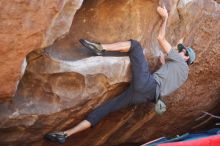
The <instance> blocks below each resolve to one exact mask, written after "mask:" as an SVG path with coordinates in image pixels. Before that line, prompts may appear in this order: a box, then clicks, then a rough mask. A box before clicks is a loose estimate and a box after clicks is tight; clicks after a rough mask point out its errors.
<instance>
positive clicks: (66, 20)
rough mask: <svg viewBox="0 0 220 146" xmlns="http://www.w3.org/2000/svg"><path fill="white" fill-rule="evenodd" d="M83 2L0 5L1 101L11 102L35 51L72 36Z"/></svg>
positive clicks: (26, 0) (60, 0)
mask: <svg viewBox="0 0 220 146" xmlns="http://www.w3.org/2000/svg"><path fill="white" fill-rule="evenodd" d="M82 1H83V0H47V1H44V0H38V1H36V0H31V1H29V0H9V1H1V2H0V20H1V22H0V48H1V49H0V62H1V64H0V68H1V72H0V82H1V83H3V84H2V86H1V88H0V100H4V99H10V98H11V97H12V96H13V95H14V94H15V91H16V86H17V82H18V81H19V80H20V77H21V71H22V63H23V62H24V59H25V57H26V55H27V54H28V53H29V52H31V51H32V50H34V49H38V48H40V47H45V46H48V45H50V44H52V43H53V42H54V40H55V39H57V38H59V37H61V36H62V35H64V34H65V33H67V32H69V29H70V26H71V24H72V20H73V16H74V14H75V12H76V10H77V9H78V8H79V7H80V6H81V3H82Z"/></svg>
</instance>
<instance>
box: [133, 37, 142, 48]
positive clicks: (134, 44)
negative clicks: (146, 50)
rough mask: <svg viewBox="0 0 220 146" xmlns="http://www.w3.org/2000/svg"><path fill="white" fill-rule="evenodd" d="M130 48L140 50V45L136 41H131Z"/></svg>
mask: <svg viewBox="0 0 220 146" xmlns="http://www.w3.org/2000/svg"><path fill="white" fill-rule="evenodd" d="M131 48H141V44H140V43H139V42H138V41H137V40H132V39H131Z"/></svg>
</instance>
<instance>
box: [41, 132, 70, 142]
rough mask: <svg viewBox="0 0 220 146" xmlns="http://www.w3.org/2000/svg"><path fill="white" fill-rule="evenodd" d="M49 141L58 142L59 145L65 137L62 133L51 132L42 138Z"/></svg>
mask: <svg viewBox="0 0 220 146" xmlns="http://www.w3.org/2000/svg"><path fill="white" fill-rule="evenodd" d="M44 138H45V139H47V140H49V141H54V142H58V143H60V144H63V143H65V141H66V138H67V135H66V134H65V133H64V132H51V133H48V134H46V135H45V136H44Z"/></svg>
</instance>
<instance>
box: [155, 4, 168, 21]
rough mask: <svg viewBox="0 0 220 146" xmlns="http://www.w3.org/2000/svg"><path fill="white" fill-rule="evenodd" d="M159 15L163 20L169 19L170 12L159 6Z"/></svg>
mask: <svg viewBox="0 0 220 146" xmlns="http://www.w3.org/2000/svg"><path fill="white" fill-rule="evenodd" d="M157 13H158V14H159V15H160V16H161V17H162V18H163V19H167V18H168V12H167V9H166V7H165V6H164V7H163V8H162V7H160V6H158V7H157Z"/></svg>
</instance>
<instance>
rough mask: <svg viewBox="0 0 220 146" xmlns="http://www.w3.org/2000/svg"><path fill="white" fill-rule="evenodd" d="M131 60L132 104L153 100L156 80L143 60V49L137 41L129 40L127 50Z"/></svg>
mask: <svg viewBox="0 0 220 146" xmlns="http://www.w3.org/2000/svg"><path fill="white" fill-rule="evenodd" d="M129 57H130V61H131V71H132V81H131V85H132V86H133V92H134V97H133V98H134V104H139V103H146V102H148V101H154V100H155V94H156V85H157V82H156V80H155V79H154V78H153V75H152V74H151V73H150V70H149V65H148V62H147V61H146V60H145V57H144V54H143V49H142V47H141V45H140V43H139V42H137V41H135V40H131V48H130V51H129Z"/></svg>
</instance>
